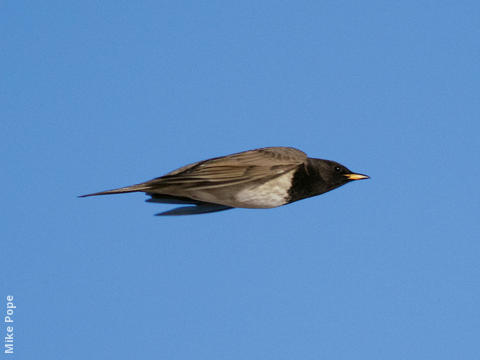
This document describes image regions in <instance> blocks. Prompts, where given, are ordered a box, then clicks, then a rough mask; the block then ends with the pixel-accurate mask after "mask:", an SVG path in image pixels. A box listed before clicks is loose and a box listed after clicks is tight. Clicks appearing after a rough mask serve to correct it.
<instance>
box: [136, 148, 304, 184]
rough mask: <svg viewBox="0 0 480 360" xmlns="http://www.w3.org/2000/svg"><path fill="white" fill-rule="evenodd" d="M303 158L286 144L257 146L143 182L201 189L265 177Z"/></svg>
mask: <svg viewBox="0 0 480 360" xmlns="http://www.w3.org/2000/svg"><path fill="white" fill-rule="evenodd" d="M306 159H307V155H306V154H305V153H304V152H302V151H300V150H297V149H294V148H290V147H269V148H261V149H256V150H249V151H244V152H241V153H237V154H232V155H228V156H224V157H219V158H214V159H210V160H205V161H200V162H197V163H194V164H190V165H187V166H184V167H182V168H180V169H177V170H174V171H172V172H170V173H168V174H167V175H165V176H162V177H160V178H157V179H154V180H151V181H149V182H147V183H144V185H147V186H148V187H150V189H152V190H154V189H155V190H156V189H158V190H160V188H162V189H163V188H165V187H170V186H175V187H181V188H183V189H196V190H202V189H211V188H217V187H223V186H229V185H236V184H241V183H244V182H251V181H258V180H260V179H265V181H268V180H269V179H271V178H274V177H276V176H279V175H281V174H284V173H285V172H288V171H290V170H292V169H294V168H296V167H297V166H299V165H301V164H303V163H304V162H305V161H306ZM177 189H178V188H177ZM149 192H150V191H149ZM151 192H154V191H151Z"/></svg>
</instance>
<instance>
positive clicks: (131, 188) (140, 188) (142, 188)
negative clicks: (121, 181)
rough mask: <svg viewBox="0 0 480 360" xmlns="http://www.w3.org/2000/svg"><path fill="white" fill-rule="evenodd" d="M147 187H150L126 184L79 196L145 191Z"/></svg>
mask: <svg viewBox="0 0 480 360" xmlns="http://www.w3.org/2000/svg"><path fill="white" fill-rule="evenodd" d="M147 189H148V187H146V186H145V185H144V184H138V185H132V186H126V187H122V188H118V189H112V190H105V191H100V192H96V193H93V194H86V195H80V196H79V197H81V198H83V197H88V196H97V195H111V194H123V193H130V192H136V191H145V190H147Z"/></svg>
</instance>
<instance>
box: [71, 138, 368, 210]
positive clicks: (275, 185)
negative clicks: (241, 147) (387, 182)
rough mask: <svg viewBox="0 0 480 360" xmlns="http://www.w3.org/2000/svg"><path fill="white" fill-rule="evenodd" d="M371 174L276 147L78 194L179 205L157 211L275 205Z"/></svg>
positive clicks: (291, 149)
mask: <svg viewBox="0 0 480 360" xmlns="http://www.w3.org/2000/svg"><path fill="white" fill-rule="evenodd" d="M369 178H370V177H369V176H368V175H363V174H357V173H354V172H352V171H350V170H349V169H348V168H346V167H345V166H343V165H342V164H340V163H338V162H336V161H332V160H324V159H316V158H310V157H307V154H305V153H304V152H303V151H301V150H298V149H296V148H293V147H284V146H276V147H265V148H259V149H254V150H248V151H243V152H239V153H235V154H231V155H226V156H220V157H215V158H212V159H208V160H203V161H199V162H195V163H193V164H189V165H186V166H183V167H181V168H179V169H176V170H174V171H171V172H169V173H167V174H166V175H163V176H161V177H157V178H154V179H152V180H149V181H146V182H142V183H139V184H135V185H131V186H126V187H121V188H117V189H112V190H106V191H101V192H96V193H92V194H86V195H81V196H79V197H89V196H98V195H110V194H123V193H131V192H144V193H146V194H147V195H148V196H150V198H149V199H147V200H146V201H147V202H150V203H161V204H179V205H183V206H179V207H176V208H174V209H172V210H168V211H165V212H161V213H158V214H155V215H157V216H165V215H193V214H205V213H212V212H217V211H224V210H229V209H233V208H250V209H255V208H256V209H262V208H263V209H266V208H275V207H278V206H282V205H286V204H289V203H292V202H295V201H298V200H302V199H306V198H309V197H312V196H317V195H320V194H323V193H326V192H328V191H331V190H333V189H336V188H338V187H340V186H342V185H344V184H346V183H349V182H351V181H355V180H363V179H369Z"/></svg>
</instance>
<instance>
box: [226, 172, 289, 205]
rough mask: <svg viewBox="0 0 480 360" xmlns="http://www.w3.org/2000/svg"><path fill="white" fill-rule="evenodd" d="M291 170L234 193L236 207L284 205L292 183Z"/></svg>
mask: <svg viewBox="0 0 480 360" xmlns="http://www.w3.org/2000/svg"><path fill="white" fill-rule="evenodd" d="M293 173H294V172H293V171H291V172H289V173H287V174H285V175H282V176H279V177H278V178H275V179H273V180H270V181H269V182H266V183H264V184H262V185H259V186H252V187H249V188H246V189H244V190H242V191H240V192H239V193H238V194H236V195H235V200H236V202H237V203H238V204H237V207H246V208H272V207H277V206H281V205H285V204H286V203H287V201H288V190H289V189H290V186H291V184H292V182H291V181H292V177H293Z"/></svg>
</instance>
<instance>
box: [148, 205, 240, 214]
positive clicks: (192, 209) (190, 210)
mask: <svg viewBox="0 0 480 360" xmlns="http://www.w3.org/2000/svg"><path fill="white" fill-rule="evenodd" d="M230 209H233V208H232V207H230V206H224V205H217V204H207V203H206V204H202V205H193V206H181V207H177V208H175V209H172V210H168V211H165V212H162V213H158V214H155V215H156V216H171V215H196V214H207V213H212V212H217V211H224V210H230Z"/></svg>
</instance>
